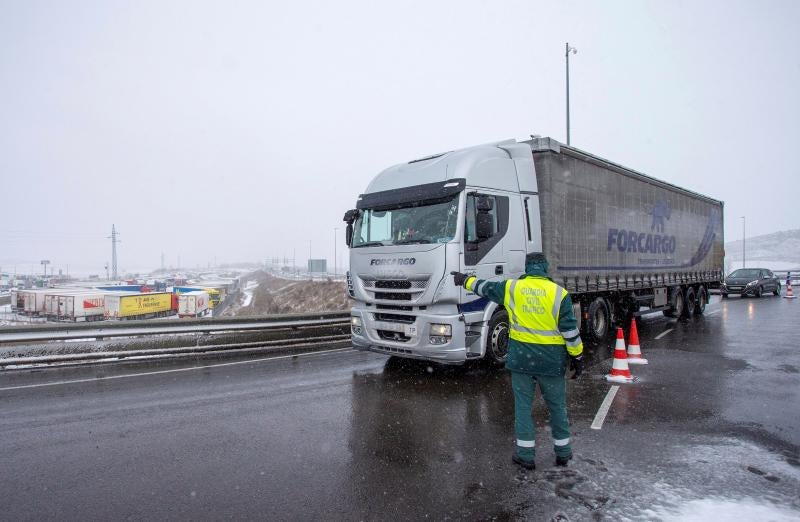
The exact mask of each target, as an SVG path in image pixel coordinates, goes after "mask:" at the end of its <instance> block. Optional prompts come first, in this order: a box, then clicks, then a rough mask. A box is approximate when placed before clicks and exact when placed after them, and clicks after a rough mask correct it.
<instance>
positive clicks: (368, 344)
mask: <svg viewBox="0 0 800 522" xmlns="http://www.w3.org/2000/svg"><path fill="white" fill-rule="evenodd" d="M351 315H352V316H353V317H359V318H360V319H361V329H360V332H356V330H355V329H353V330H351V339H352V343H353V348H356V349H357V350H364V351H370V352H375V353H382V354H385V355H396V356H400V357H407V358H411V359H423V360H427V361H435V362H439V363H443V364H464V362H465V361H466V360H467V348H466V346H465V342H464V338H465V335H464V323H463V322H462V321H461V320H460V315H459V314H452V315H429V314H420V313H419V312H417V313H415V314H414V315H415V320H414V322H413V323H391V322H387V321H381V320H378V319H376V313H375V312H373V311H371V310H365V309H353V310H352V311H351ZM432 324H446V325H450V328H451V332H452V335H451V337H450V340H449V341H448V342H446V343H443V344H433V343H431V338H430V337H431V334H430V332H431V325H432Z"/></svg>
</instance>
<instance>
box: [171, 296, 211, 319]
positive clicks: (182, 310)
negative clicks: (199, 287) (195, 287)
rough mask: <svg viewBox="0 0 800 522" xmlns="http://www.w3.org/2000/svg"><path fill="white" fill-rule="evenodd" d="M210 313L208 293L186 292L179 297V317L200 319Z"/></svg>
mask: <svg viewBox="0 0 800 522" xmlns="http://www.w3.org/2000/svg"><path fill="white" fill-rule="evenodd" d="M206 312H208V292H203V291H196V292H186V293H184V294H179V295H178V317H200V316H202V315H205V314H206Z"/></svg>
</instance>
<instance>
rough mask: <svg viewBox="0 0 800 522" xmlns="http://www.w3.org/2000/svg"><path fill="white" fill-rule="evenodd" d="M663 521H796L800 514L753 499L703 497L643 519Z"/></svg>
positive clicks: (649, 513)
mask: <svg viewBox="0 0 800 522" xmlns="http://www.w3.org/2000/svg"><path fill="white" fill-rule="evenodd" d="M651 515H652V517H653V518H656V519H659V520H663V521H664V522H672V521H676V522H677V521H681V522H707V521H709V520H720V521H726V520H730V521H734V520H736V521H739V520H769V521H771V522H797V521H800V513H798V512H797V511H793V510H791V509H789V508H786V507H783V506H776V505H774V504H768V503H766V502H761V501H756V500H753V499H748V498H744V499H736V500H733V499H729V498H705V499H700V500H690V501H688V502H685V503H684V504H683V505H681V506H679V507H677V508H671V509H666V508H659V509H655V510H650V511H649V512H648V513H647V516H648V517H649V516H651Z"/></svg>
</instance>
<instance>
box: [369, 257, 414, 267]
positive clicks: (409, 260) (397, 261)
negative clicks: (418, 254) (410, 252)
mask: <svg viewBox="0 0 800 522" xmlns="http://www.w3.org/2000/svg"><path fill="white" fill-rule="evenodd" d="M416 262H417V259H416V258H415V257H398V258H391V259H373V260H371V261H370V262H369V264H370V265H372V266H393V265H413V264H414V263H416Z"/></svg>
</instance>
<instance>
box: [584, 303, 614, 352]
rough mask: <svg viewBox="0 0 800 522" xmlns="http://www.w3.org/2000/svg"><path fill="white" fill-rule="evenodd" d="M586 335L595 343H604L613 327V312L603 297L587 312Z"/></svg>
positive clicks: (590, 306) (591, 305) (592, 304)
mask: <svg viewBox="0 0 800 522" xmlns="http://www.w3.org/2000/svg"><path fill="white" fill-rule="evenodd" d="M587 314H588V316H589V317H588V318H587V320H586V333H588V334H589V337H590V338H591V339H593V340H595V341H602V340H603V339H605V338H606V336H607V335H608V331H609V329H610V327H611V312H610V311H609V309H608V303H606V300H605V299H603V298H602V297H598V298H596V299H595V300H594V301H592V302H591V304H590V305H589V309H588V310H587Z"/></svg>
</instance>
